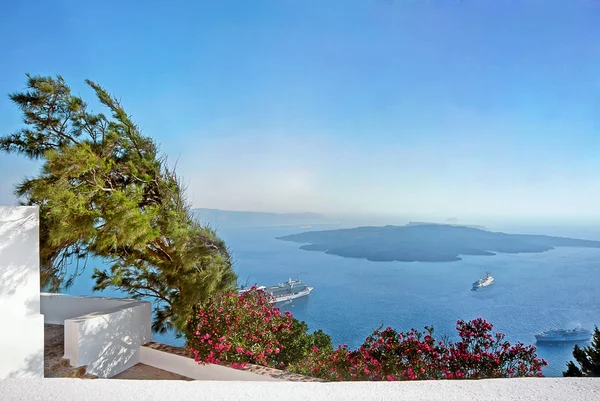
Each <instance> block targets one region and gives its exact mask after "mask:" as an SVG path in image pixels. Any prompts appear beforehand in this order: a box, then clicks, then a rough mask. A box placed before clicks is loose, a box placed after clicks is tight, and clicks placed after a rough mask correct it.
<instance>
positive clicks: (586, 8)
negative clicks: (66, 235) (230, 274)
mask: <svg viewBox="0 0 600 401" xmlns="http://www.w3.org/2000/svg"><path fill="white" fill-rule="evenodd" d="M0 49H2V62H1V63H0V93H2V94H3V95H2V97H1V98H0V134H7V133H9V132H12V131H13V130H16V129H18V128H19V127H20V126H21V124H20V119H21V116H20V114H19V113H18V110H17V109H16V108H15V107H14V106H13V105H11V103H10V102H9V100H8V99H7V97H6V96H5V95H4V94H8V93H9V92H12V91H15V90H18V89H22V88H23V87H24V82H25V75H24V74H25V73H27V72H29V73H33V74H42V75H54V74H61V75H63V76H64V77H65V79H66V80H67V81H68V83H69V84H70V85H71V86H72V88H73V89H74V90H75V91H76V92H79V93H80V94H81V95H82V96H83V97H84V98H85V99H90V100H91V92H90V90H89V89H87V88H86V87H85V85H84V84H83V80H84V79H85V78H90V79H92V80H94V81H96V82H98V83H100V84H101V85H103V86H105V87H106V88H107V89H108V90H109V91H111V92H112V93H114V94H116V95H118V96H119V97H120V98H122V101H123V103H124V105H125V107H126V109H127V110H128V111H129V113H130V114H132V115H133V118H134V120H135V121H136V122H137V123H138V124H139V125H140V127H142V129H143V132H144V133H145V134H147V135H149V136H152V137H153V138H155V139H156V140H157V141H158V142H159V143H160V144H161V149H162V150H163V151H164V152H165V153H166V154H167V155H168V156H169V158H170V160H171V161H172V162H175V160H178V164H177V166H178V170H179V172H180V173H181V174H182V175H183V177H184V179H185V182H186V183H187V184H188V191H189V195H190V199H191V200H192V201H193V203H194V205H195V206H198V207H211V208H221V209H233V210H260V211H278V212H295V211H316V212H325V213H334V212H339V213H378V214H405V215H406V214H409V215H415V216H417V215H419V216H421V215H422V216H425V215H427V216H439V217H440V218H442V217H452V216H455V217H459V218H467V219H471V220H477V219H479V218H483V217H485V216H487V217H490V216H491V217H497V218H504V217H509V216H510V217H513V218H515V219H522V218H540V219H555V220H556V219H558V220H560V219H562V220H581V219H592V218H593V219H596V218H600V207H599V206H600V131H599V122H600V2H598V1H591V0H590V1H578V0H569V1H567V0H564V1H550V0H545V1H533V0H532V1H524V0H522V1H517V0H514V1H508V0H506V1H500V0H494V1H492V0H479V1H475V0H463V1H451V0H446V1H442V0H438V1H435V0H430V1H425V0H423V1H416V0H412V1H408V0H407V1H392V0H370V1H369V0H364V1H333V0H328V1H322V0H320V1H316V0H315V1H307V0H304V1H300V0H297V1H291V0H290V1H286V0H272V1H260V0H253V1H218V2H215V1H213V2H208V1H189V2H181V1H103V2H94V3H92V2H84V1H59V0H55V1H52V2H45V1H44V2H42V1H39V2H35V1H22V2H9V3H7V4H6V5H3V11H2V13H0ZM90 103H92V104H93V102H90ZM37 168H38V166H37V165H36V164H35V163H32V162H29V161H26V160H24V159H22V158H20V157H16V156H7V155H5V154H2V155H1V156H0V172H1V173H2V176H3V179H2V180H1V182H0V203H1V204H12V203H14V202H15V200H14V198H13V197H12V195H11V192H12V186H13V185H14V183H15V182H17V181H18V180H19V179H20V178H22V177H23V176H24V175H32V174H35V172H36V171H37ZM599 220H600V219H599Z"/></svg>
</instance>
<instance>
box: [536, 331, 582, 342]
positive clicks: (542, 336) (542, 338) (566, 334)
mask: <svg viewBox="0 0 600 401" xmlns="http://www.w3.org/2000/svg"><path fill="white" fill-rule="evenodd" d="M590 337H592V332H591V331H589V330H586V329H582V328H581V327H577V328H575V329H573V330H567V329H557V330H547V331H543V332H541V333H539V334H535V339H536V341H537V342H567V341H587V340H589V339H590Z"/></svg>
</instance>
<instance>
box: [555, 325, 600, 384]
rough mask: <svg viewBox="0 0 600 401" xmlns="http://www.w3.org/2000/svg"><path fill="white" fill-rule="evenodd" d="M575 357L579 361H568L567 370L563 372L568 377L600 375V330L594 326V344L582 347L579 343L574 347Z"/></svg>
mask: <svg viewBox="0 0 600 401" xmlns="http://www.w3.org/2000/svg"><path fill="white" fill-rule="evenodd" d="M573 358H575V360H576V361H577V364H578V365H579V366H577V365H575V364H574V363H573V362H572V361H569V363H567V370H566V371H565V372H563V376H566V377H584V376H587V377H600V330H598V327H595V328H594V335H593V336H592V344H591V345H589V346H587V347H584V348H581V347H580V346H579V345H575V347H573Z"/></svg>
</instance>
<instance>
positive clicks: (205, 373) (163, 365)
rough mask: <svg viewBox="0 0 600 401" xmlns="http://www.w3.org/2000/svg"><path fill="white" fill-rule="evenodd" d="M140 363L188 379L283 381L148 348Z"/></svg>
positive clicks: (145, 348)
mask: <svg viewBox="0 0 600 401" xmlns="http://www.w3.org/2000/svg"><path fill="white" fill-rule="evenodd" d="M140 363H143V364H145V365H149V366H154V367H155V368H158V369H162V370H166V371H168V372H173V373H177V374H178V375H182V376H185V377H189V378H190V379H196V380H217V381H244V382H250V381H257V382H282V381H285V380H283V379H277V378H274V377H270V376H266V375H259V374H256V373H252V372H247V371H244V370H237V369H232V368H229V367H226V366H220V365H213V364H211V363H207V364H205V365H201V364H199V363H198V362H196V361H194V360H193V359H192V358H186V357H184V356H181V355H175V354H170V353H168V352H164V351H159V350H156V349H152V348H149V347H142V349H141V353H140Z"/></svg>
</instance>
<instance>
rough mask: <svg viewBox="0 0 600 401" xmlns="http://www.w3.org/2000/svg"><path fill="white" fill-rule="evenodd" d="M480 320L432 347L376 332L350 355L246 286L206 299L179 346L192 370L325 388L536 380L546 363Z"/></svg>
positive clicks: (427, 337)
mask: <svg viewBox="0 0 600 401" xmlns="http://www.w3.org/2000/svg"><path fill="white" fill-rule="evenodd" d="M492 328H493V326H492V324H490V323H488V322H487V321H485V320H483V319H475V320H471V321H468V322H466V321H464V320H459V321H457V323H456V330H457V332H458V336H459V338H460V340H459V341H457V342H451V341H448V340H436V339H435V338H434V336H433V334H434V330H433V328H431V327H425V331H423V332H420V331H417V330H414V329H413V330H411V331H409V332H398V331H396V330H394V329H393V328H391V327H387V328H386V329H384V330H381V328H380V329H377V330H375V331H374V332H373V333H372V334H371V335H369V336H368V337H367V338H366V339H365V341H364V343H363V344H362V345H361V346H360V347H359V348H358V349H356V350H351V349H349V348H348V346H347V345H345V344H344V345H340V346H338V347H337V349H334V348H333V347H332V345H331V338H330V337H329V336H328V335H326V334H325V333H323V332H322V331H320V330H319V331H317V332H314V333H309V332H308V327H307V325H306V324H305V323H304V322H300V321H298V320H296V319H294V318H293V317H292V315H291V314H290V313H289V312H286V313H285V314H281V312H280V310H279V308H277V307H274V306H273V305H272V304H271V303H270V299H269V296H268V295H267V294H265V293H264V291H262V290H257V289H256V287H253V288H252V289H251V290H250V291H248V292H245V293H242V294H241V295H237V294H235V293H233V292H231V293H229V294H227V295H225V296H221V297H218V298H214V299H213V300H212V301H211V302H210V303H209V304H208V305H207V306H205V307H203V308H200V307H198V308H196V310H195V314H194V316H193V317H192V318H191V319H190V320H189V327H188V333H187V340H188V343H187V346H188V348H189V349H190V350H191V351H192V352H193V353H194V355H195V358H196V361H197V362H199V363H222V364H227V365H230V366H232V367H234V368H241V367H244V366H245V365H246V364H248V363H252V364H258V365H263V366H271V367H277V368H281V369H286V370H289V371H291V372H294V373H299V374H304V375H308V376H312V377H316V378H321V379H325V380H330V381H342V380H343V381H346V380H347V381H351V380H387V381H396V380H426V379H483V378H502V377H531V376H541V375H542V367H543V366H546V365H547V363H546V361H544V360H543V359H540V358H538V357H537V355H536V348H535V347H534V346H526V345H524V344H521V343H517V344H515V345H511V344H510V343H509V342H508V341H506V340H505V339H504V335H503V334H501V333H496V334H493V333H492Z"/></svg>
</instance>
